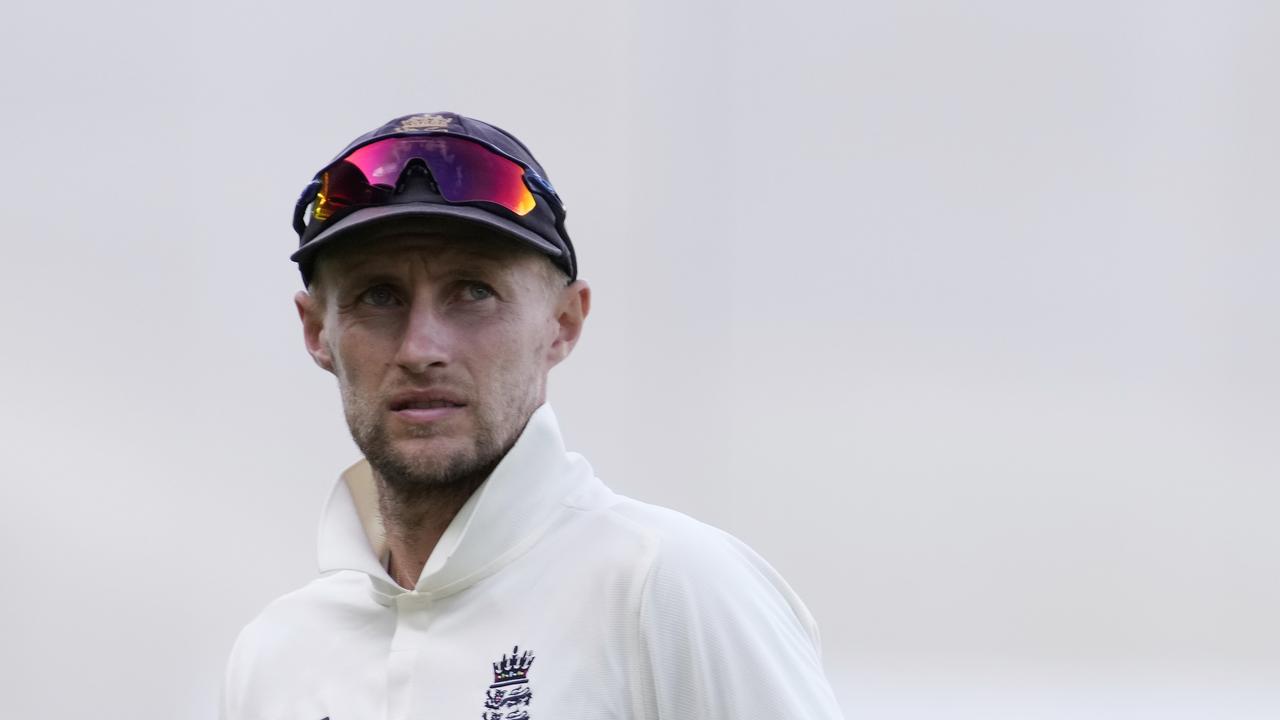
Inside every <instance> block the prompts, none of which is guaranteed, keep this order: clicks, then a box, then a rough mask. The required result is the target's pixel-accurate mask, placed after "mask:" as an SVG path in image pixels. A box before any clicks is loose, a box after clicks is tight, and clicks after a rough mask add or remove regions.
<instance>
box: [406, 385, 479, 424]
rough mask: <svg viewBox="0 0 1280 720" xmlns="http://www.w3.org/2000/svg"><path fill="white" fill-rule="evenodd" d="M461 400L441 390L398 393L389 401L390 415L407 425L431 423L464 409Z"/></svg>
mask: <svg viewBox="0 0 1280 720" xmlns="http://www.w3.org/2000/svg"><path fill="white" fill-rule="evenodd" d="M466 406H467V404H466V403H465V402H463V400H462V398H461V397H459V396H457V395H454V394H452V393H450V392H447V391H443V390H418V391H411V392H405V393H400V394H399V395H396V396H395V397H393V398H392V400H391V405H390V409H391V412H392V414H394V415H395V416H396V417H398V418H400V419H401V420H404V421H406V422H409V423H414V424H422V423H432V422H437V421H439V420H443V419H445V418H447V417H451V416H453V415H455V414H457V413H459V412H461V411H462V409H463V408H465V407H466Z"/></svg>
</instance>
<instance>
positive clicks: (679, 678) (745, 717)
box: [640, 526, 843, 720]
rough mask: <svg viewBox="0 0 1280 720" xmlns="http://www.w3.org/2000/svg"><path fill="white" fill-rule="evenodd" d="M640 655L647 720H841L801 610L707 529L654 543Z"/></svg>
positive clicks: (758, 564) (767, 571) (814, 634)
mask: <svg viewBox="0 0 1280 720" xmlns="http://www.w3.org/2000/svg"><path fill="white" fill-rule="evenodd" d="M704 527H705V526H704ZM640 646H641V651H642V654H643V655H644V656H645V657H644V660H645V663H646V665H647V669H648V671H649V672H648V674H647V675H648V676H647V678H646V684H647V685H648V687H647V688H645V691H646V695H647V698H646V702H645V705H646V706H648V708H647V709H648V711H649V712H648V713H647V714H649V715H650V716H651V717H653V718H656V720H780V719H782V718H787V719H791V718H795V719H799V718H804V719H805V720H840V719H841V718H843V716H842V714H841V712H840V708H839V706H838V705H837V704H836V700H835V695H834V693H833V692H832V690H831V685H830V683H829V682H828V681H827V678H826V674H825V673H824V672H823V669H822V659H821V649H820V642H819V638H818V629H817V625H816V624H815V623H814V621H813V618H812V616H811V615H810V614H809V611H808V610H807V609H806V608H805V607H804V604H803V603H802V602H801V601H800V598H799V597H797V596H796V594H795V593H794V592H793V591H792V590H791V588H790V587H789V586H788V585H787V583H786V582H785V581H784V580H783V579H782V577H781V576H780V575H779V574H778V573H777V572H776V571H775V570H774V569H773V568H772V567H770V566H769V564H768V563H766V562H765V561H764V559H763V558H761V557H760V556H759V555H757V554H756V553H755V552H753V551H752V550H751V549H750V548H749V547H747V546H746V545H745V544H743V543H742V542H741V541H739V540H737V539H736V538H734V537H733V536H731V535H729V534H727V533H724V532H722V531H719V530H715V529H714V528H709V527H707V528H706V532H705V533H699V536H698V537H693V538H687V537H686V538H678V539H667V540H664V541H663V543H662V545H661V546H660V548H659V549H658V552H657V554H656V557H655V559H654V561H653V564H652V566H651V568H650V571H649V575H648V578H647V579H646V581H645V586H644V590H643V592H642V593H641V603H640Z"/></svg>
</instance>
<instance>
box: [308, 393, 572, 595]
mask: <svg viewBox="0 0 1280 720" xmlns="http://www.w3.org/2000/svg"><path fill="white" fill-rule="evenodd" d="M593 478H594V473H593V472H592V470H591V467H590V465H588V464H587V462H586V460H585V459H583V458H582V457H581V456H580V455H577V454H575V453H567V452H565V449H564V441H563V440H562V439H561V436H560V427H559V423H558V422H557V421H556V417H555V413H553V412H552V410H551V406H550V405H547V404H543V405H542V406H541V407H539V408H538V409H537V410H535V411H534V413H533V415H531V416H530V417H529V422H528V423H527V424H526V425H525V428H524V430H523V431H522V432H521V433H520V437H519V438H517V439H516V442H515V444H514V445H513V446H512V447H511V449H510V450H509V451H507V454H506V455H505V456H504V457H503V458H502V460H501V461H500V462H499V463H498V466H497V467H496V468H494V470H493V472H492V473H491V474H490V475H489V477H488V479H486V480H485V481H484V482H483V483H482V484H481V485H480V487H479V488H477V489H476V491H475V492H474V493H472V494H471V497H470V498H468V499H467V501H466V503H464V504H463V506H462V508H461V509H460V510H459V511H458V514H457V515H455V516H454V518H453V520H452V521H451V522H450V523H449V526H448V527H447V528H446V529H445V531H444V534H443V535H441V537H440V541H439V542H437V543H436V546H435V549H434V550H432V552H431V556H430V557H429V558H428V559H427V564H426V567H424V568H423V571H422V575H421V576H420V577H419V579H418V584H417V587H416V588H414V589H415V591H417V592H420V593H427V594H431V595H437V596H438V595H447V594H449V593H453V592H457V591H458V590H461V589H462V588H464V587H467V586H468V585H471V584H472V583H474V582H476V581H478V580H480V579H481V578H483V577H485V576H486V575H489V574H490V573H492V572H495V571H496V570H498V569H499V568H501V567H502V566H503V565H505V564H507V563H508V562H510V561H511V560H513V559H515V558H516V557H518V556H519V555H520V554H521V553H523V552H524V551H525V550H527V549H528V548H529V547H530V546H531V545H532V544H533V543H534V541H536V540H537V539H538V537H539V536H541V534H542V532H543V531H544V530H546V529H547V527H548V525H549V524H550V523H551V522H552V521H553V520H554V519H555V515H556V511H557V510H558V509H559V508H560V506H561V505H562V503H563V502H564V501H565V500H566V499H567V498H568V496H569V495H570V494H572V493H573V492H574V490H576V489H579V488H580V487H581V486H582V485H583V484H584V483H587V482H588V481H590V480H592V479H593ZM319 540H320V542H319V560H320V572H322V573H325V572H330V571H333V570H356V571H359V572H362V573H365V574H366V575H368V576H369V578H370V580H371V582H372V583H373V585H374V589H375V595H380V596H383V597H388V596H394V595H398V594H400V593H402V592H405V590H404V589H403V588H401V587H400V586H399V585H397V584H396V583H395V581H393V580H392V579H391V576H390V575H389V574H388V573H387V570H386V566H385V565H386V558H387V548H386V539H385V532H384V529H383V525H382V519H381V516H380V514H379V512H378V486H377V483H376V482H375V481H374V478H373V472H372V469H371V468H370V467H369V463H368V461H367V460H361V461H360V462H357V463H356V464H355V465H352V466H351V467H349V468H347V470H346V471H344V472H343V473H342V475H341V476H340V477H339V478H338V481H337V482H336V483H335V484H334V487H333V491H332V492H331V493H330V495H329V500H328V502H327V503H326V504H325V508H324V512H323V514H322V516H321V520H320V538H319Z"/></svg>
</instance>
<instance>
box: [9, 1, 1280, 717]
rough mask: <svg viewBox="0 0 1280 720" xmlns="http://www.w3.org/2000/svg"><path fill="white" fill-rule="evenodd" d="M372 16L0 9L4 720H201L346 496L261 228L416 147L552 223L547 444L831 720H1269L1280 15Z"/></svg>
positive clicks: (900, 9)
mask: <svg viewBox="0 0 1280 720" xmlns="http://www.w3.org/2000/svg"><path fill="white" fill-rule="evenodd" d="M369 7H370V8H373V6H369ZM377 7H378V10H377V11H374V10H372V9H360V8H359V7H358V6H354V5H351V4H345V3H333V2H326V1H313V2H308V3H301V2H280V3H257V2H247V1H231V2H219V3H185V4H184V3H160V2H152V3H142V2H138V3H131V4H129V5H127V6H115V5H108V4H95V3H31V2H27V3H23V4H21V5H17V6H15V7H12V8H6V16H7V17H6V22H5V28H4V30H3V31H0V36H2V40H0V61H3V67H4V70H3V71H2V74H0V83H2V84H0V90H2V91H3V98H4V103H3V104H4V108H5V110H4V112H3V113H0V129H2V130H3V132H4V137H5V138H7V139H8V144H7V146H6V150H7V156H8V157H7V171H6V172H5V173H4V179H3V180H0V183H2V184H0V198H2V199H0V203H2V205H0V210H2V211H3V218H4V220H5V225H4V227H5V230H4V235H3V237H4V240H3V243H4V250H5V255H6V257H7V258H8V262H7V263H6V264H5V267H6V269H7V272H6V273H5V282H4V283H3V284H0V301H3V307H4V314H3V318H4V321H3V327H4V328H5V332H4V336H5V342H4V347H5V350H6V352H5V353H4V354H3V356H2V358H0V369H2V370H3V375H2V376H3V398H4V401H3V405H2V406H3V410H2V411H0V431H3V436H4V437H5V438H6V458H7V460H8V468H9V469H8V476H9V482H7V483H5V484H4V485H3V490H2V491H0V493H2V494H0V533H2V535H0V539H2V541H3V547H4V548H5V551H4V553H3V555H2V561H0V571H3V573H4V577H5V578H6V582H5V584H4V586H3V587H4V593H3V597H2V599H0V610H2V611H3V612H2V614H0V617H2V618H3V619H2V620H0V623H2V624H0V630H2V632H3V636H4V637H5V642H4V643H3V644H2V646H0V647H2V649H0V663H2V664H3V670H4V671H3V673H0V676H3V677H4V680H3V681H2V682H3V688H2V690H0V715H3V716H5V717H42V718H72V717H86V716H90V715H95V716H96V715H105V716H109V717H114V716H116V715H120V716H125V715H128V716H130V717H138V718H157V719H158V718H174V717H191V718H199V719H201V720H208V719H210V718H212V717H214V714H215V711H216V701H217V695H218V691H219V690H218V685H219V683H220V681H221V672H222V664H223V662H224V661H225V657H226V653H227V651H228V650H229V648H230V644H231V642H232V641H233V639H234V637H235V633H236V632H237V631H238V630H239V628H240V627H241V626H242V625H243V624H244V623H245V622H247V621H248V620H249V619H250V618H251V617H252V616H253V615H254V614H255V613H256V612H257V611H258V610H259V609H260V608H261V607H262V606H263V605H264V604H265V603H267V602H269V601H270V600H271V599H273V598H274V597H276V596H278V595H280V594H282V593H284V592H287V591H289V590H291V589H293V588H295V587H298V586H300V585H301V584H303V583H305V582H306V581H307V580H308V579H309V578H310V577H311V576H312V575H313V574H314V567H315V547H314V543H315V528H316V522H317V520H318V516H319V510H320V504H321V501H322V500H323V498H324V497H325V494H326V492H327V490H328V488H329V487H330V485H331V483H332V481H333V479H334V478H335V477H336V474H337V473H338V472H339V471H340V470H341V469H342V468H343V467H345V466H346V465H347V464H348V463H349V462H350V461H352V460H353V459H354V458H355V456H356V451H355V449H354V446H353V445H352V443H351V441H350V440H349V437H348V435H347V433H346V429H345V427H344V425H343V422H342V416H341V413H340V404H339V399H338V395H337V392H336V388H335V386H334V383H333V382H332V380H331V378H330V377H329V376H328V375H326V374H324V373H323V372H322V371H320V370H319V369H317V368H315V367H314V366H313V365H312V364H311V362H310V360H309V359H308V358H307V357H306V355H305V353H304V351H303V347H302V342H301V337H300V332H299V329H298V327H297V319H296V317H295V315H294V311H293V308H292V304H291V301H290V297H291V295H292V293H293V292H294V291H295V290H296V289H297V288H298V286H299V281H298V277H297V274H296V271H295V269H294V267H293V265H292V264H291V263H290V262H288V259H287V257H288V254H289V252H290V251H291V250H292V248H293V247H294V245H295V244H296V237H295V236H294V235H293V234H292V232H291V230H290V229H289V214H290V211H291V209H292V206H293V202H294V199H295V198H296V196H297V193H298V191H299V190H301V188H302V186H303V185H304V184H305V183H306V181H307V180H308V179H309V178H310V177H311V175H312V173H314V172H315V170H316V169H318V167H319V166H320V165H321V164H323V163H324V162H325V161H327V160H328V159H329V158H330V157H331V156H332V155H333V154H334V153H335V152H337V151H338V150H339V149H341V148H342V146H344V145H345V144H346V143H347V142H348V141H349V140H350V139H351V138H352V137H354V136H356V135H358V134H359V133H362V132H364V131H366V130H368V129H370V128H372V127H374V126H376V125H378V124H380V123H382V122H383V121H385V120H388V119H390V118H391V117H394V116H396V115H401V114H405V113H410V112H426V111H436V110H453V111H458V112H463V113H465V114H468V115H473V116H475V117H479V118H483V119H485V120H488V121H490V122H493V123H495V124H497V125H500V126H502V127H505V128H507V129H509V130H512V131H513V132H515V133H516V134H517V135H519V136H520V137H521V138H522V139H523V140H525V141H526V142H527V143H528V144H529V145H530V146H531V148H532V149H533V151H534V152H535V154H536V155H537V156H538V158H539V160H541V161H542V164H543V165H545V166H546V168H547V170H548V172H549V174H550V176H551V179H552V181H553V182H554V183H555V184H556V187H557V189H558V190H559V191H560V193H561V195H562V196H563V197H564V198H565V200H566V203H567V206H568V210H569V215H568V226H569V230H570V233H571V234H572V237H573V238H574V241H575V244H576V245H577V247H578V249H579V255H580V261H581V268H582V275H583V277H585V278H587V279H588V280H589V281H590V282H591V283H592V286H593V289H594V293H595V295H594V307H593V312H592V316H591V318H590V320H589V322H588V326H587V329H586V333H585V336H584V340H583V342H582V343H581V345H580V346H579V348H578V350H577V352H576V354H575V355H574V357H572V358H571V359H570V360H569V361H568V362H567V363H566V365H564V366H562V367H561V368H560V369H558V370H557V371H556V372H555V373H554V374H553V382H552V390H551V400H552V403H553V404H554V406H555V408H556V411H557V414H558V415H559V417H560V419H561V421H562V423H563V424H564V429H565V434H566V439H567V442H568V444H569V445H570V447H571V448H573V449H575V450H578V451H580V452H582V453H583V454H584V455H586V456H587V457H588V458H589V459H590V461H591V462H592V464H593V466H594V467H595V468H596V470H597V471H598V473H599V474H600V475H601V477H602V479H604V480H605V482H606V483H608V484H609V485H610V486H612V487H613V488H614V489H615V490H618V491H620V492H622V493H624V494H628V495H631V496H634V497H637V498H640V499H644V500H647V501H651V502H655V503H658V504H662V505H667V506H670V507H674V508H677V509H679V510H682V511H684V512H687V513H689V514H691V515H694V516H696V517H698V518H700V519H702V520H705V521H707V522H710V523H712V524H714V525H718V526H720V527H723V528H725V529H727V530H729V531H730V532H732V533H734V534H736V535H738V536H739V537H741V538H742V539H743V540H745V541H746V542H747V543H749V544H750V545H752V546H753V547H754V548H755V549H756V550H758V551H759V552H760V553H761V554H763V555H764V556H765V557H766V558H768V559H769V560H770V561H771V562H772V563H773V564H774V565H775V566H776V567H777V568H778V569H779V570H780V571H781V572H782V574H783V575H784V576H785V577H786V578H787V579H788V580H789V581H790V582H791V584H792V585H793V586H794V587H795V589H796V590H797V591H798V592H799V593H800V595H801V596H802V597H803V598H804V599H805V601H806V603H807V604H808V605H809V608H810V610H811V611H812V612H813V614H814V615H815V616H816V618H817V620H818V623H819V625H820V627H821V628H822V632H823V641H824V652H825V657H826V660H827V664H828V667H829V671H830V674H831V676H832V680H833V682H834V683H835V684H836V686H837V687H838V689H839V691H840V693H841V694H842V697H843V698H844V701H845V708H846V713H847V714H848V715H849V717H850V718H854V717H878V718H917V717H919V718H924V717H975V718H976V717H982V718H1004V717H1009V718H1014V717H1017V718H1026V717H1053V718H1057V717H1125V718H1133V717H1153V718H1154V717H1160V718H1169V717H1179V718H1181V717H1187V718H1190V717H1213V718H1254V717H1259V718H1261V717H1275V716H1276V715H1277V714H1280V690H1277V689H1276V688H1277V687H1280V622H1278V621H1277V619H1276V608H1277V607H1278V606H1280V568H1277V557H1280V523H1277V522H1276V520H1275V517H1276V514H1277V507H1278V506H1280V488H1278V486H1277V480H1278V479H1280V442H1278V441H1277V440H1278V438H1280V413H1278V412H1277V408H1278V406H1280V382H1278V381H1277V376H1276V368H1277V367H1278V366H1280V330H1278V329H1277V328H1278V326H1277V322H1276V318H1277V309H1280V283H1277V282H1276V280H1275V275H1276V268H1277V267H1280V243H1277V239H1278V238H1277V229H1276V227H1277V226H1276V212H1275V208H1276V202H1277V200H1276V198H1277V197H1280V170H1278V168H1280V141H1278V140H1277V134H1276V128H1277V127H1280V77H1278V75H1280V72H1278V70H1280V51H1278V50H1277V48H1278V47H1280V46H1278V45H1277V44H1276V42H1275V38H1276V37H1277V35H1278V33H1280V6H1277V5H1275V4H1272V3H1265V2H1212V3H1210V2H1125V3H1102V2H1077V3H1043V2H1042V3H1024V2H1012V1H1008V2H977V3H947V2H893V3H860V2H840V3H836V2H830V3H820V2H812V1H811V0H800V2H788V3H765V2H747V3H729V2H716V3H712V2H700V3H699V2H674V1H671V0H667V1H663V0H659V1H657V2H546V3H516V2H505V3H454V4H443V3H441V4H435V3H429V4H422V3H420V4H400V5H379V6H377Z"/></svg>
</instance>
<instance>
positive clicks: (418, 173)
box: [395, 158, 440, 196]
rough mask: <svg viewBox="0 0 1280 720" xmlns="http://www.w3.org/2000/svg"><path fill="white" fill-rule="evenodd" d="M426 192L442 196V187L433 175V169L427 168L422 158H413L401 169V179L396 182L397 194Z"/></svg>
mask: <svg viewBox="0 0 1280 720" xmlns="http://www.w3.org/2000/svg"><path fill="white" fill-rule="evenodd" d="M424 190H425V191H427V192H429V193H430V194H432V195H436V196H438V195H440V185H439V184H438V183H437V182H436V179H435V176H434V175H432V174H431V168H429V167H427V163H426V161H424V160H423V159H422V158H413V159H411V160H409V161H408V162H407V163H405V165H404V167H403V168H401V170H400V177H399V178H398V179H397V180H396V190H395V194H396V195H406V194H411V193H421V192H422V191H424Z"/></svg>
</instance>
